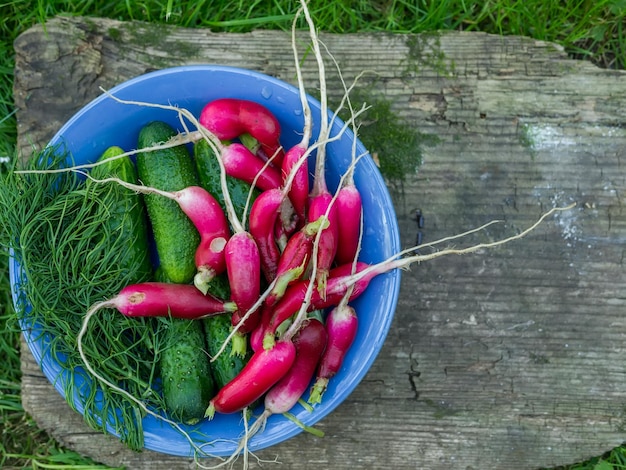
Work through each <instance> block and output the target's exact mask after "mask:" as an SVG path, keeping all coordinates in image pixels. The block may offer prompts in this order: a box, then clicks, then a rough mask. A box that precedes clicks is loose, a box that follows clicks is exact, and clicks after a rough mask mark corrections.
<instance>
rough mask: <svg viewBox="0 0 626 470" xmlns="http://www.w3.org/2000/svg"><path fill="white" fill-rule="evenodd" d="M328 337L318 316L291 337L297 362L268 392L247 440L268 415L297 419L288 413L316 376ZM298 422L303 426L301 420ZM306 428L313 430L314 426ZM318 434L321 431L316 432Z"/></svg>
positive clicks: (263, 423)
mask: <svg viewBox="0 0 626 470" xmlns="http://www.w3.org/2000/svg"><path fill="white" fill-rule="evenodd" d="M326 338H327V335H326V329H325V328H324V325H323V323H322V322H321V321H319V320H318V319H316V318H308V319H307V320H306V321H305V322H304V323H303V324H302V327H301V328H300V329H299V330H298V332H297V333H296V334H295V335H294V337H293V340H292V341H293V344H294V346H295V351H296V357H295V359H294V362H293V364H292V366H291V367H290V368H289V370H288V371H287V373H286V374H285V375H284V376H283V377H282V378H281V379H280V380H278V382H276V384H274V385H273V386H272V387H271V388H270V389H269V391H268V392H267V393H266V394H265V399H264V405H265V409H264V410H263V413H262V414H261V415H260V416H259V417H258V419H257V420H256V421H255V423H254V425H253V426H252V427H251V428H250V430H249V431H248V432H246V434H245V436H244V437H243V440H244V442H247V441H249V440H250V439H251V438H252V436H254V435H255V434H256V433H257V432H258V431H259V430H261V429H263V427H264V426H265V424H266V422H267V418H269V417H270V416H271V415H274V414H282V415H285V416H286V417H287V418H289V419H291V420H294V421H296V418H295V417H294V416H292V415H291V414H289V410H291V409H292V408H293V407H294V406H295V404H296V403H298V401H299V400H300V398H301V397H302V395H303V394H304V392H305V391H306V390H307V388H308V387H309V384H310V383H311V380H312V379H313V377H314V376H315V372H316V369H317V364H318V362H319V360H320V358H321V357H322V353H323V352H324V350H325V348H326ZM298 425H300V426H303V425H302V424H301V423H298ZM303 427H304V426H303ZM306 429H307V430H309V431H312V430H311V428H306ZM317 434H318V435H319V434H320V433H319V432H317ZM240 446H242V445H241V444H240ZM243 447H245V444H243Z"/></svg>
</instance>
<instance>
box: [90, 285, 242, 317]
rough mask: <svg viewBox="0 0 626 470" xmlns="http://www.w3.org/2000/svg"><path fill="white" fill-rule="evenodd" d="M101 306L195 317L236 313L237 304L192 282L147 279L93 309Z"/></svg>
mask: <svg viewBox="0 0 626 470" xmlns="http://www.w3.org/2000/svg"><path fill="white" fill-rule="evenodd" d="M101 308H115V309H117V310H118V311H119V312H120V313H121V314H123V315H126V316H127V317H167V316H172V317H174V318H184V319H188V320H194V319H198V318H204V317H208V316H211V315H218V314H220V313H225V312H234V311H236V309H237V306H236V305H235V303H234V302H227V301H224V300H222V299H218V298H217V297H214V296H212V295H208V294H207V295H205V294H203V293H202V292H200V291H199V290H198V289H196V288H195V287H194V286H192V285H188V284H171V283H166V282H144V283H140V284H130V285H128V286H126V287H124V288H123V289H122V290H120V291H119V293H118V294H117V295H116V296H115V297H113V298H111V299H109V300H105V301H102V302H99V303H97V304H95V305H94V306H93V307H92V308H91V309H90V312H93V311H96V310H99V309H101ZM91 314H92V313H90V315H91Z"/></svg>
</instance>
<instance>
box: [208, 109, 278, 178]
mask: <svg viewBox="0 0 626 470" xmlns="http://www.w3.org/2000/svg"><path fill="white" fill-rule="evenodd" d="M198 121H199V122H200V124H201V125H202V126H204V127H205V128H207V129H208V130H209V131H210V132H212V133H213V134H215V135H216V136H217V137H218V138H219V139H221V140H231V139H234V138H236V137H240V136H241V135H243V134H250V135H251V136H252V137H253V138H254V139H256V140H257V141H258V142H259V144H260V146H261V148H262V149H263V152H264V153H265V155H266V156H267V157H268V158H269V157H272V156H274V155H275V157H274V159H273V162H274V164H275V165H276V166H278V167H280V163H281V161H282V148H281V146H280V142H279V138H280V123H279V122H278V120H277V119H276V117H275V116H274V115H273V114H272V113H271V111H270V110H269V109H267V108H266V107H265V106H263V105H261V104H260V103H257V102H255V101H250V100H243V99H237V98H220V99H216V100H214V101H211V102H209V103H207V104H206V105H205V106H204V108H203V109H202V111H201V113H200V117H199V119H198Z"/></svg>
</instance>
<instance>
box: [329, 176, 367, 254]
mask: <svg viewBox="0 0 626 470" xmlns="http://www.w3.org/2000/svg"><path fill="white" fill-rule="evenodd" d="M335 206H336V210H337V213H338V214H340V221H339V222H338V223H337V252H336V254H335V257H336V262H337V263H338V264H344V263H350V262H352V260H354V259H355V258H356V256H357V254H358V247H359V241H360V238H361V219H362V211H363V206H362V203H361V195H360V193H359V191H358V189H357V188H356V186H355V185H354V184H347V185H345V186H342V187H341V189H340V190H339V193H338V194H337V199H336V200H335Z"/></svg>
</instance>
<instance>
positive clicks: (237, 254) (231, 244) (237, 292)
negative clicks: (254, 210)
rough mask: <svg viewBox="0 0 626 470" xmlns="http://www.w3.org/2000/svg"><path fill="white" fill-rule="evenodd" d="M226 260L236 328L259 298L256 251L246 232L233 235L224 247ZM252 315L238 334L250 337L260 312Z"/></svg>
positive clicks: (258, 271)
mask: <svg viewBox="0 0 626 470" xmlns="http://www.w3.org/2000/svg"><path fill="white" fill-rule="evenodd" d="M225 258H226V274H227V275H228V283H229V285H230V292H231V300H232V301H233V302H235V304H236V305H237V311H236V312H235V313H233V315H232V324H233V325H237V324H238V323H239V322H240V321H241V320H242V318H243V317H244V315H245V314H246V313H247V312H248V311H249V310H250V309H251V308H252V306H253V305H254V304H255V302H256V301H257V299H258V298H259V295H260V294H261V292H260V291H261V266H260V256H259V248H258V247H257V244H256V242H255V241H254V238H252V235H250V234H249V233H248V232H237V233H235V234H234V235H233V236H232V237H231V238H230V239H229V240H228V243H227V244H226V250H225ZM255 313H256V314H254V315H249V316H248V318H247V319H246V320H245V322H243V324H242V325H240V326H239V332H240V333H242V334H243V333H249V332H250V331H252V330H253V329H254V327H255V326H256V325H257V323H258V321H259V319H260V311H259V310H258V309H257V311H256V312H255Z"/></svg>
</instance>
